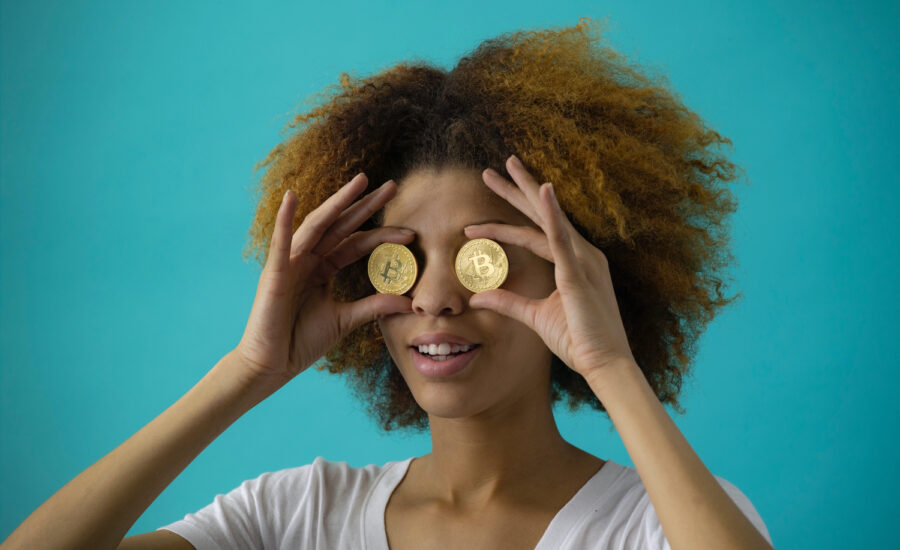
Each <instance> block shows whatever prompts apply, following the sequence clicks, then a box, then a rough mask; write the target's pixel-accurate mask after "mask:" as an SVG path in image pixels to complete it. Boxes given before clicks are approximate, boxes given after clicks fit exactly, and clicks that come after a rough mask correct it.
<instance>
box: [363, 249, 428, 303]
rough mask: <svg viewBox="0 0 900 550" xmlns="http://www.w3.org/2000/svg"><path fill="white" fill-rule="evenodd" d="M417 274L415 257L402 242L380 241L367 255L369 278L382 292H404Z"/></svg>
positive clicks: (410, 286) (376, 288) (409, 287)
mask: <svg viewBox="0 0 900 550" xmlns="http://www.w3.org/2000/svg"><path fill="white" fill-rule="evenodd" d="M417 274H418V266H417V265H416V257H415V256H413V253H412V252H410V251H409V249H408V248H406V247H405V246H403V245H402V244H394V243H381V244H380V245H378V246H376V247H375V250H373V251H372V253H371V254H370V255H369V280H370V281H371V282H372V286H374V287H375V290H377V291H378V292H381V293H382V294H405V293H406V292H407V291H408V290H409V289H411V288H412V287H413V284H415V282H416V276H417Z"/></svg>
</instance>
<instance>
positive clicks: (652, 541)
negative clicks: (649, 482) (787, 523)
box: [641, 476, 775, 550]
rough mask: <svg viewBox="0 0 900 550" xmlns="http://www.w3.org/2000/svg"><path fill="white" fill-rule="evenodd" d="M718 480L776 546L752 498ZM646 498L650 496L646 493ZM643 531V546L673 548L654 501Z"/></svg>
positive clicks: (730, 484) (767, 538)
mask: <svg viewBox="0 0 900 550" xmlns="http://www.w3.org/2000/svg"><path fill="white" fill-rule="evenodd" d="M714 477H715V478H716V481H718V482H719V485H721V486H722V488H723V489H725V492H726V493H727V494H728V496H729V497H731V500H732V501H734V503H735V504H737V507H738V508H740V510H741V511H742V512H743V513H744V515H745V516H747V519H749V520H750V523H752V524H753V526H754V527H756V530H757V531H759V532H760V533H761V534H762V536H763V537H764V538H765V539H766V541H768V543H769V544H770V545H772V548H774V547H775V545H774V544H772V537H770V536H769V530H768V529H767V528H766V524H765V523H764V522H763V520H762V517H760V515H759V513H758V512H757V511H756V508H755V507H754V506H753V503H751V502H750V499H749V498H747V495H745V494H744V493H743V492H741V490H740V489H738V488H737V487H736V486H735V485H734V484H732V483H731V482H730V481H728V480H727V479H724V478H721V477H719V476H714ZM644 498H648V499H649V496H647V495H646V494H645V495H644ZM641 523H642V524H643V525H642V531H643V533H644V535H645V537H646V538H645V540H646V541H647V542H646V545H645V546H642V547H646V548H654V549H657V548H658V549H659V550H672V547H671V546H669V541H668V540H667V539H666V537H665V534H664V533H663V530H662V525H661V524H660V523H659V517H658V516H657V515H656V509H655V508H654V507H653V505H652V503H651V504H650V506H647V508H646V510H645V515H644V520H643V521H642V522H641Z"/></svg>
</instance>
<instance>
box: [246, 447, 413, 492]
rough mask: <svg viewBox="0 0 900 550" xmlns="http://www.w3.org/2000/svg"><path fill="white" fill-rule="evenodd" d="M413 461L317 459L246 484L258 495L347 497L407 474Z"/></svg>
mask: <svg viewBox="0 0 900 550" xmlns="http://www.w3.org/2000/svg"><path fill="white" fill-rule="evenodd" d="M411 460H412V457H411V458H407V459H404V460H392V461H388V462H385V463H383V464H373V463H370V464H366V465H365V466H351V465H350V464H349V463H348V462H347V461H345V460H329V459H327V458H325V457H323V456H317V457H316V458H315V459H314V460H313V461H312V462H311V463H309V464H304V465H302V466H294V467H290V468H283V469H279V470H273V471H269V472H265V473H262V474H260V475H259V476H257V477H256V478H254V479H252V480H247V481H245V483H247V484H250V485H252V486H253V487H254V489H255V492H258V493H259V492H270V493H271V492H275V491H277V492H279V493H282V494H292V495H297V494H298V492H302V491H308V490H317V489H318V488H326V489H327V492H328V493H331V494H347V492H354V491H360V490H365V489H368V487H369V486H371V485H372V484H373V483H375V482H377V481H378V480H379V479H380V478H381V477H383V476H385V475H387V474H389V473H393V474H394V475H397V474H400V475H401V476H402V473H404V472H405V470H406V468H407V467H408V465H409V462H410V461H411Z"/></svg>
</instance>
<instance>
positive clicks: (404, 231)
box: [400, 228, 416, 235]
mask: <svg viewBox="0 0 900 550" xmlns="http://www.w3.org/2000/svg"><path fill="white" fill-rule="evenodd" d="M400 232H401V233H405V234H406V235H415V234H416V232H415V231H413V230H412V229H406V228H403V229H401V230H400Z"/></svg>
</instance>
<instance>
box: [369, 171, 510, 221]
mask: <svg viewBox="0 0 900 550" xmlns="http://www.w3.org/2000/svg"><path fill="white" fill-rule="evenodd" d="M487 220H496V221H502V222H505V223H527V218H525V217H524V215H523V214H522V213H520V212H519V211H518V210H517V209H516V208H515V207H513V206H512V205H511V204H509V203H508V202H507V201H506V200H505V199H503V198H502V197H500V196H499V195H497V194H496V193H494V191H492V190H491V189H490V188H489V187H488V186H487V185H485V183H484V180H483V179H482V177H481V172H480V171H478V170H474V169H470V168H456V167H453V168H445V169H441V170H433V169H432V170H417V171H415V172H411V173H410V174H409V175H407V176H406V177H405V178H403V179H401V180H400V181H398V190H397V194H396V195H395V196H394V198H393V199H391V200H390V201H389V202H388V203H387V205H385V209H384V218H383V222H384V225H395V226H396V225H399V226H402V227H410V228H411V229H415V227H413V226H422V227H423V228H424V227H430V226H438V225H440V226H442V225H451V226H457V225H458V226H461V227H462V226H465V225H471V224H475V223H486V221H487Z"/></svg>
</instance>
